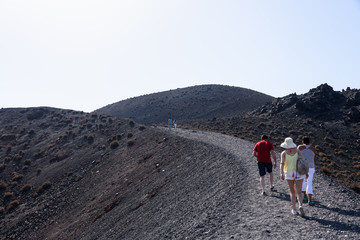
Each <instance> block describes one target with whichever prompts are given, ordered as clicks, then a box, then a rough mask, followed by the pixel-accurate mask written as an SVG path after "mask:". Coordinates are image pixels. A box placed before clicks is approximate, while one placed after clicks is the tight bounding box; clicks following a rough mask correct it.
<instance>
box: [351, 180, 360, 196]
mask: <svg viewBox="0 0 360 240" xmlns="http://www.w3.org/2000/svg"><path fill="white" fill-rule="evenodd" d="M350 188H351V189H352V190H354V191H355V192H357V193H359V194H360V182H354V183H352V184H350Z"/></svg>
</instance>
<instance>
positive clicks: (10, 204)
mask: <svg viewBox="0 0 360 240" xmlns="http://www.w3.org/2000/svg"><path fill="white" fill-rule="evenodd" d="M17 206H19V200H14V201H11V202H10V203H9V205H8V209H9V211H10V210H13V209H14V208H16V207H17Z"/></svg>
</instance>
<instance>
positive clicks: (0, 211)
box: [0, 207, 5, 215]
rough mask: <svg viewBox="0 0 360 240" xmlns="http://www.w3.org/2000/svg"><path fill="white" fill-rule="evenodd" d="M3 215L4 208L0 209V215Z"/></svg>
mask: <svg viewBox="0 0 360 240" xmlns="http://www.w3.org/2000/svg"><path fill="white" fill-rule="evenodd" d="M4 213H5V208H4V207H0V215H3V214H4Z"/></svg>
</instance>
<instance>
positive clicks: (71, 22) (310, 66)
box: [0, 0, 360, 112]
mask: <svg viewBox="0 0 360 240" xmlns="http://www.w3.org/2000/svg"><path fill="white" fill-rule="evenodd" d="M359 76H360V0H301V1H299V0H237V1H236V0H116V1H115V0H114V1H110V0H101V1H100V0H99V1H94V0H56V1H55V0H36V1H35V0H34V1H32V0H0V83H1V85H0V107H4V108H7V107H36V106H50V107H57V108H65V109H73V110H81V111H85V112H90V111H93V110H95V109H98V108H100V107H103V106H105V105H107V104H111V103H114V102H117V101H120V100H124V99H127V98H130V97H135V96H140V95H144V94H150V93H155V92H160V91H166V90H170V89H176V88H183V87H188V86H194V85H201V84H223V85H230V86H237V87H244V88H249V89H252V90H256V91H259V92H262V93H265V94H268V95H271V96H274V97H283V96H285V95H288V94H290V93H294V92H296V93H298V94H302V93H305V92H307V91H309V89H311V88H314V87H317V86H318V85H320V84H322V83H328V84H329V85H331V86H332V87H333V88H334V89H335V90H342V89H345V88H346V87H351V88H360V81H359Z"/></svg>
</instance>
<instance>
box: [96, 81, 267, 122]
mask: <svg viewBox="0 0 360 240" xmlns="http://www.w3.org/2000/svg"><path fill="white" fill-rule="evenodd" d="M273 99H274V98H273V97H271V96H268V95H265V94H263V93H259V92H256V91H253V90H250V89H245V88H240V87H230V86H224V85H200V86H194V87H187V88H179V89H176V90H170V91H165V92H159V93H153V94H149V95H144V96H140V97H134V98H131V99H127V100H124V101H120V102H117V103H113V104H110V105H108V106H105V107H103V108H100V109H98V110H96V111H95V112H97V113H100V114H106V115H109V116H114V117H119V118H126V119H127V118H133V119H134V120H135V121H136V122H138V123H143V124H146V125H151V124H153V123H156V124H158V123H166V122H167V119H168V118H169V117H172V118H173V119H177V122H178V123H183V122H187V121H194V120H197V121H207V120H209V119H210V120H211V119H216V118H221V117H231V116H234V115H240V114H243V113H245V112H248V111H250V110H254V109H255V108H256V107H258V106H261V105H263V104H264V103H267V102H270V101H271V100H273Z"/></svg>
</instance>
